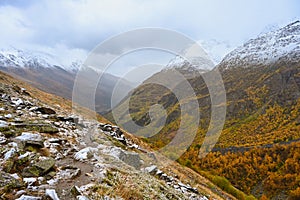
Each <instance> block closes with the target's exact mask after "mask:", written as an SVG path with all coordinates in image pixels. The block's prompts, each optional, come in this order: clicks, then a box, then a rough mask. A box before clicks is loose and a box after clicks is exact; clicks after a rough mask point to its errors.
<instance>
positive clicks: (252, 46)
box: [220, 21, 300, 69]
mask: <svg viewBox="0 0 300 200" xmlns="http://www.w3.org/2000/svg"><path fill="white" fill-rule="evenodd" d="M281 58H285V60H286V61H297V60H299V59H300V21H295V22H293V23H291V24H289V25H287V26H285V27H283V28H280V29H277V30H275V31H271V32H268V33H265V34H261V35H259V36H258V37H257V38H255V39H251V40H249V41H248V42H246V43H245V44H244V45H243V46H240V47H238V48H236V49H235V50H233V51H232V52H230V53H229V54H228V55H227V56H225V58H224V59H223V60H222V62H221V64H220V65H221V66H222V67H221V68H222V69H226V68H228V67H249V66H259V65H267V64H272V63H275V62H276V61H278V60H279V59H281Z"/></svg>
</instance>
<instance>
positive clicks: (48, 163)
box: [22, 158, 55, 177]
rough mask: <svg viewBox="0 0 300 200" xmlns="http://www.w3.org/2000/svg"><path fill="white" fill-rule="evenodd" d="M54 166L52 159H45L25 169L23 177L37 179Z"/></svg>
mask: <svg viewBox="0 0 300 200" xmlns="http://www.w3.org/2000/svg"><path fill="white" fill-rule="evenodd" d="M54 165H55V160H54V159H53V158H46V159H44V160H41V161H39V162H37V163H35V164H34V165H32V166H28V167H25V168H24V169H23V171H22V176H23V177H39V176H42V175H45V174H46V173H48V172H49V171H50V170H51V169H52V168H53V167H54Z"/></svg>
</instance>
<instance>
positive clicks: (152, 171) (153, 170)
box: [145, 165, 157, 175]
mask: <svg viewBox="0 0 300 200" xmlns="http://www.w3.org/2000/svg"><path fill="white" fill-rule="evenodd" d="M145 171H146V172H148V173H149V174H152V175H154V174H155V173H156V172H157V166H156V165H151V166H150V167H146V168H145Z"/></svg>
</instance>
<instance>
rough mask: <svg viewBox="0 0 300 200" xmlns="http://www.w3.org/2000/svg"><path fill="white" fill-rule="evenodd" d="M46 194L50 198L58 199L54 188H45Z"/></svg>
mask: <svg viewBox="0 0 300 200" xmlns="http://www.w3.org/2000/svg"><path fill="white" fill-rule="evenodd" d="M45 194H46V196H48V197H50V198H51V199H52V200H59V198H58V196H57V193H56V191H55V190H54V189H46V192H45Z"/></svg>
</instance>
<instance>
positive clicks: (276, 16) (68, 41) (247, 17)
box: [0, 0, 300, 62]
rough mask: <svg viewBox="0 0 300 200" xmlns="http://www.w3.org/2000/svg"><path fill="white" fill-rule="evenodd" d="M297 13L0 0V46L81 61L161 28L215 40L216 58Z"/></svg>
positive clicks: (156, 2) (239, 4)
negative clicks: (104, 45) (110, 43)
mask: <svg viewBox="0 0 300 200" xmlns="http://www.w3.org/2000/svg"><path fill="white" fill-rule="evenodd" d="M299 13H300V1H297V0H269V1H263V0H248V1H242V0H226V1H223V0H206V1H204V0H203V1H201V0H200V1H199V0H194V1H174V0H149V1H146V0H27V1H24V0H0V27H1V29H0V45H1V47H2V48H5V47H7V46H14V47H16V48H21V49H38V50H42V51H47V52H48V53H52V54H58V56H61V57H64V59H65V61H66V62H68V61H70V60H73V59H84V57H85V56H86V55H87V53H88V52H89V51H90V50H92V49H93V48H94V47H95V46H96V45H97V44H99V43H100V42H102V41H103V40H105V39H107V38H108V37H111V36H113V35H116V34H119V33H122V32H124V31H128V30H131V29H136V28H140V27H161V28H168V29H172V30H175V31H179V32H181V33H183V34H185V35H187V36H189V37H191V38H192V39H194V40H197V41H205V42H206V44H208V45H209V44H216V41H217V43H218V42H221V43H222V45H219V46H220V48H223V49H225V50H222V49H221V50H220V49H215V50H213V51H214V52H215V54H218V55H217V57H218V56H219V57H220V56H222V54H224V53H225V52H224V51H226V48H228V49H230V48H232V47H236V46H237V45H241V44H242V43H243V42H245V41H247V40H248V39H250V38H253V37H255V36H257V35H258V34H260V33H261V32H264V31H266V30H268V29H272V28H274V27H278V26H284V25H286V24H288V23H290V22H292V21H295V20H297V19H299ZM223 44H226V45H223ZM66 55H67V56H66Z"/></svg>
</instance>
